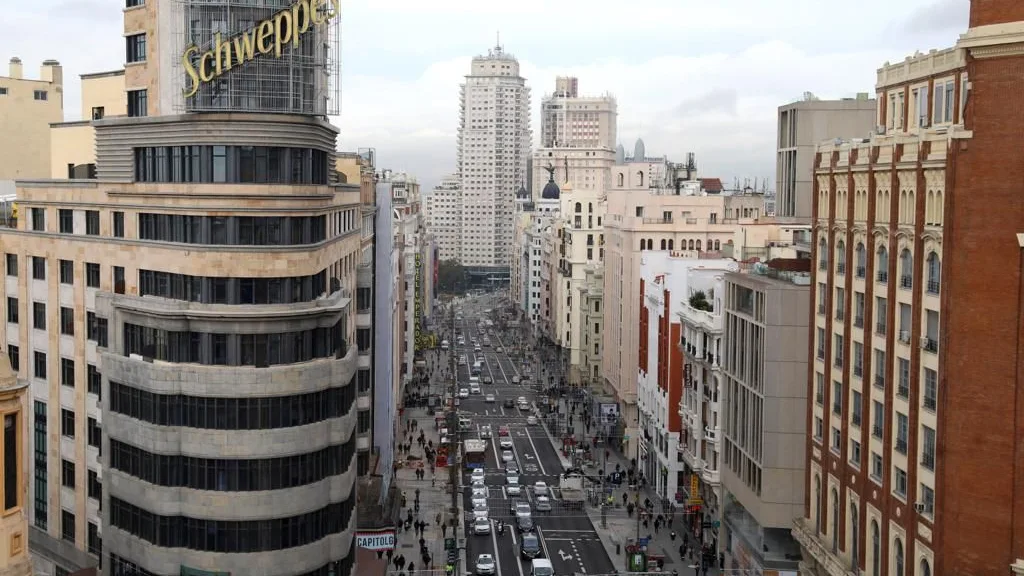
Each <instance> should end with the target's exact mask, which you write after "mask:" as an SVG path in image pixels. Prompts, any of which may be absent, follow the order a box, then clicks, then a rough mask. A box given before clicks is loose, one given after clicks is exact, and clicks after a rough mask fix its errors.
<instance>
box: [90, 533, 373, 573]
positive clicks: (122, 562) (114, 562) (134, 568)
mask: <svg viewBox="0 0 1024 576" xmlns="http://www.w3.org/2000/svg"><path fill="white" fill-rule="evenodd" d="M355 545H356V540H355V538H353V539H352V544H350V545H349V549H348V553H347V554H346V555H345V558H343V559H341V560H338V561H337V562H328V563H327V564H324V565H323V566H320V567H319V568H314V569H312V570H310V571H309V572H306V573H305V574H299V576H352V575H353V572H352V570H353V569H354V568H355V564H356V548H355ZM108 559H109V560H110V564H109V565H110V566H111V572H110V573H111V574H113V575H114V576H161V575H160V574H157V573H155V572H150V571H149V570H146V569H145V568H142V567H140V566H139V565H137V564H135V563H134V562H132V561H131V560H127V559H125V558H122V557H120V556H118V555H117V554H110V555H109V556H108ZM182 568H186V566H182ZM183 572H184V571H183ZM260 574H261V576H263V575H264V572H263V571H261V572H260ZM168 576H181V574H179V573H178V572H175V573H174V574H173V575H168Z"/></svg>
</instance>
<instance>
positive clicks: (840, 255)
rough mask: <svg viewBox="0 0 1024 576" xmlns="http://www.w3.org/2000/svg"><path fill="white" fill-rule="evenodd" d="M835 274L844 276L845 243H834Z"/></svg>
mask: <svg viewBox="0 0 1024 576" xmlns="http://www.w3.org/2000/svg"><path fill="white" fill-rule="evenodd" d="M836 274H846V242H843V241H842V240H840V241H838V242H836Z"/></svg>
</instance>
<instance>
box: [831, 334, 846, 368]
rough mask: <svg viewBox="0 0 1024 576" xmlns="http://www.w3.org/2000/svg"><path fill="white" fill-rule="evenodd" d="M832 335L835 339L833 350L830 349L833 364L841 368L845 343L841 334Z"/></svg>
mask: <svg viewBox="0 0 1024 576" xmlns="http://www.w3.org/2000/svg"><path fill="white" fill-rule="evenodd" d="M833 337H834V340H835V350H833V351H832V355H833V356H834V357H835V362H834V364H835V365H836V367H837V368H842V367H843V360H844V358H843V355H844V354H845V353H846V345H845V343H844V341H843V336H842V335H841V334H834V335H833Z"/></svg>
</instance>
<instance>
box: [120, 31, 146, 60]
mask: <svg viewBox="0 0 1024 576" xmlns="http://www.w3.org/2000/svg"><path fill="white" fill-rule="evenodd" d="M124 41H125V55H124V61H125V62H127V63H129V64H131V63H132V62H145V61H146V34H145V33H142V34H132V35H131V36H125V39H124Z"/></svg>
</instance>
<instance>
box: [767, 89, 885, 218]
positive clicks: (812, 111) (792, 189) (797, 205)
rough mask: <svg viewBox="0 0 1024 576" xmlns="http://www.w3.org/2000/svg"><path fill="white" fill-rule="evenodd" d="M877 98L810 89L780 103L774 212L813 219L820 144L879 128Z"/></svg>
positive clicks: (866, 134) (864, 134) (866, 135)
mask: <svg viewBox="0 0 1024 576" xmlns="http://www.w3.org/2000/svg"><path fill="white" fill-rule="evenodd" d="M876 107H877V106H876V102H875V100H874V99H873V98H869V97H868V95H867V94H866V93H863V94H858V95H857V97H856V98H843V99H841V100H820V99H818V98H817V97H816V96H815V95H814V94H811V93H810V92H807V93H805V94H804V98H803V100H800V101H798V102H793V103H790V104H785V105H783V106H779V117H778V127H777V130H776V135H777V139H778V150H777V152H776V166H775V191H776V194H778V200H777V201H776V204H775V210H774V212H775V213H776V214H777V215H779V216H784V217H795V218H804V219H809V218H810V217H811V206H812V205H813V202H814V199H813V197H812V196H813V192H812V188H813V187H814V180H813V172H814V156H815V149H816V148H817V146H818V144H819V143H821V142H823V141H825V140H831V139H834V138H849V137H852V136H860V137H864V138H866V137H868V136H870V135H871V133H872V132H874V131H875V124H876V121H875V110H876Z"/></svg>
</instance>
